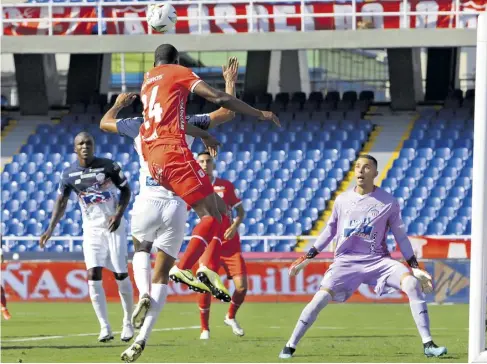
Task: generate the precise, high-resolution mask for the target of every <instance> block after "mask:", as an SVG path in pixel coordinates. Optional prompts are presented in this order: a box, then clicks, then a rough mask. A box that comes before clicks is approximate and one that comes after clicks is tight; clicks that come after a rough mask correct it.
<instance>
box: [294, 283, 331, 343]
mask: <svg viewBox="0 0 487 364" xmlns="http://www.w3.org/2000/svg"><path fill="white" fill-rule="evenodd" d="M331 299H332V297H331V295H330V294H329V293H328V292H327V291H323V290H319V291H318V292H316V294H315V295H314V297H313V299H312V300H311V302H310V303H308V304H307V305H306V307H305V308H304V309H303V311H302V312H301V316H299V320H298V322H297V323H296V327H295V328H294V331H293V333H292V335H291V338H290V339H289V341H288V342H287V344H286V346H289V347H291V348H293V349H296V345H298V343H299V341H300V340H301V339H302V337H303V336H304V334H305V333H306V331H308V329H309V328H310V327H311V325H313V323H314V322H315V321H316V318H317V317H318V314H319V313H320V312H321V310H322V309H324V308H325V306H326V305H327V304H328V302H330V301H331Z"/></svg>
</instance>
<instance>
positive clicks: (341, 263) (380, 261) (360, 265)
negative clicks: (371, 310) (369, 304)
mask: <svg viewBox="0 0 487 364" xmlns="http://www.w3.org/2000/svg"><path fill="white" fill-rule="evenodd" d="M408 273H410V271H409V269H408V268H407V267H406V266H404V265H403V264H402V263H400V262H398V261H396V260H394V259H392V258H389V257H377V258H368V259H367V260H358V258H355V257H350V256H347V257H343V256H342V257H337V258H335V261H334V262H333V264H332V265H330V267H329V268H328V270H327V271H326V273H325V276H324V277H323V280H322V281H321V289H326V290H328V291H331V293H332V295H333V301H337V302H345V301H346V300H348V299H349V298H350V296H352V294H353V293H354V292H355V291H356V290H357V288H358V287H359V286H360V285H361V284H362V283H364V284H368V285H371V286H375V293H377V294H378V295H379V296H380V295H382V294H384V293H389V292H392V291H395V290H400V289H401V280H402V279H403V277H404V276H405V274H408Z"/></svg>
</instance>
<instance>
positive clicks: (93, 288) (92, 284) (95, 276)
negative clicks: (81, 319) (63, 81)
mask: <svg viewBox="0 0 487 364" xmlns="http://www.w3.org/2000/svg"><path fill="white" fill-rule="evenodd" d="M88 291H89V293H90V298H91V303H92V305H93V308H94V310H95V314H96V317H97V318H98V321H99V323H100V328H101V329H100V335H99V336H98V341H100V342H107V341H110V340H113V334H112V329H111V327H110V323H109V322H108V312H107V299H106V296H105V290H104V289H103V281H102V267H94V268H90V269H88Z"/></svg>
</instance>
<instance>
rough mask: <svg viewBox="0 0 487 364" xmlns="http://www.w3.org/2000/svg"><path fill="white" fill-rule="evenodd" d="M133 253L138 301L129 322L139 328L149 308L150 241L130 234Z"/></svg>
mask: <svg viewBox="0 0 487 364" xmlns="http://www.w3.org/2000/svg"><path fill="white" fill-rule="evenodd" d="M132 241H133V242H134V246H135V247H136V248H135V253H134V257H133V259H132V268H133V270H134V280H135V285H136V286H137V290H138V291H139V301H138V302H137V305H136V306H135V308H134V312H133V313H132V318H131V322H132V325H133V326H134V328H136V329H140V328H141V327H142V324H143V323H144V320H145V316H146V315H147V312H148V311H149V309H150V303H151V299H150V279H151V260H150V251H151V249H152V243H151V242H148V241H142V242H139V241H138V240H137V239H136V238H135V237H133V236H132Z"/></svg>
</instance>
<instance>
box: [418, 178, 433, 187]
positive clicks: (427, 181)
mask: <svg viewBox="0 0 487 364" xmlns="http://www.w3.org/2000/svg"><path fill="white" fill-rule="evenodd" d="M418 186H420V187H421V186H422V187H426V188H427V189H428V190H431V189H432V188H433V187H434V186H435V181H434V180H433V178H424V177H423V178H421V179H420V180H419V182H418Z"/></svg>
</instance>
